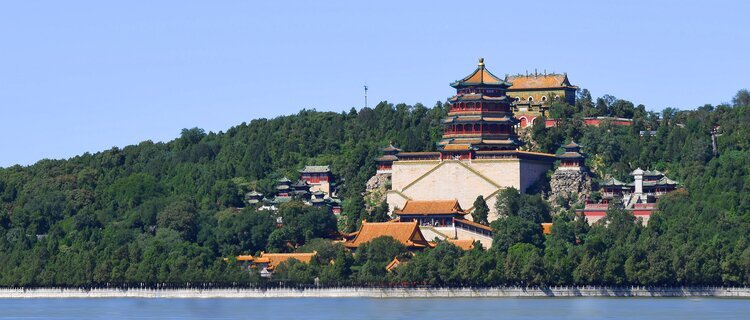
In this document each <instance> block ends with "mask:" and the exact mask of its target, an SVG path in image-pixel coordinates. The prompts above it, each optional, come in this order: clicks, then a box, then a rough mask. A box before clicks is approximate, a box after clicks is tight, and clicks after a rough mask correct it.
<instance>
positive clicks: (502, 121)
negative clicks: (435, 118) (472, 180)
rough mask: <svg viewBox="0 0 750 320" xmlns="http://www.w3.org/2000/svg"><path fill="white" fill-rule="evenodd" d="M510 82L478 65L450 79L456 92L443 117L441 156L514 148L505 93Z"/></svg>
mask: <svg viewBox="0 0 750 320" xmlns="http://www.w3.org/2000/svg"><path fill="white" fill-rule="evenodd" d="M510 86H511V83H509V82H506V81H504V80H502V79H500V78H498V77H496V76H495V75H493V74H492V73H490V72H489V70H487V69H485V67H484V59H483V58H479V66H478V67H477V69H476V70H474V72H473V73H471V74H470V75H468V76H467V77H465V78H463V79H461V80H458V81H455V82H453V83H451V87H454V88H456V95H455V96H453V97H451V98H450V99H449V100H448V101H449V102H450V104H451V109H450V112H448V117H447V118H445V119H443V124H444V128H443V139H442V140H441V141H440V145H441V150H440V152H441V158H442V159H450V158H452V159H462V160H463V159H472V158H474V152H475V151H497V150H516V149H517V148H518V147H519V146H521V145H522V144H523V142H521V141H520V140H518V136H517V135H516V129H515V125H516V124H517V123H518V121H517V120H516V118H514V117H513V111H512V106H511V103H512V101H510V98H508V97H507V96H506V95H505V92H506V90H507V89H508V87H510Z"/></svg>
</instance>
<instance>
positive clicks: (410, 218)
mask: <svg viewBox="0 0 750 320" xmlns="http://www.w3.org/2000/svg"><path fill="white" fill-rule="evenodd" d="M393 213H394V214H395V215H396V217H397V218H396V219H395V221H399V222H417V223H418V224H419V228H420V230H421V231H422V234H423V235H424V236H425V237H426V238H427V239H428V240H435V239H439V240H447V241H458V240H462V241H470V243H473V242H474V241H479V242H481V243H482V246H483V247H485V248H489V247H491V246H492V236H493V231H492V228H490V227H489V226H485V225H482V224H479V223H476V222H473V221H470V220H467V219H466V218H465V216H466V215H467V214H468V212H467V211H464V210H463V209H461V205H460V204H459V203H458V201H457V200H429V201H415V200H409V201H406V204H405V205H404V208H403V209H400V210H394V211H393ZM459 243H462V242H459Z"/></svg>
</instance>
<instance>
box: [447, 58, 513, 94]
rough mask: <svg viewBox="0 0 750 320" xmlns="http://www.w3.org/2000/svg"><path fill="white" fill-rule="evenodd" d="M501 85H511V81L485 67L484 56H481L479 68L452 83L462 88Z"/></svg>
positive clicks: (452, 85) (505, 86)
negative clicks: (497, 75)
mask: <svg viewBox="0 0 750 320" xmlns="http://www.w3.org/2000/svg"><path fill="white" fill-rule="evenodd" d="M478 85H484V86H499V87H504V88H507V87H510V85H511V84H510V83H509V82H506V81H505V80H503V79H500V78H498V77H496V76H495V75H494V74H492V73H491V72H490V71H489V70H487V69H486V68H485V67H484V58H479V64H478V65H477V69H476V70H474V72H472V73H471V74H470V75H468V76H466V77H465V78H463V79H461V80H457V81H454V82H453V83H451V87H454V88H462V87H467V86H478Z"/></svg>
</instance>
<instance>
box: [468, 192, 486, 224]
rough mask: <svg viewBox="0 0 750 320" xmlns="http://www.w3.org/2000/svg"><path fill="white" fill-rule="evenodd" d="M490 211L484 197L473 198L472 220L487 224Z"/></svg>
mask: <svg viewBox="0 0 750 320" xmlns="http://www.w3.org/2000/svg"><path fill="white" fill-rule="evenodd" d="M489 213H490V207H488V206H487V202H485V201H484V197H482V196H477V199H476V200H474V211H472V212H471V218H472V220H474V222H477V223H481V224H489V221H487V216H488V214H489Z"/></svg>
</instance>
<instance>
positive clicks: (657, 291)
mask: <svg viewBox="0 0 750 320" xmlns="http://www.w3.org/2000/svg"><path fill="white" fill-rule="evenodd" d="M491 297H497V298H502V297H736V298H750V288H746V287H736V288H735V287H658V288H652V287H594V286H582V287H541V288H539V287H496V288H354V287H345V288H305V289H300V288H273V289H250V288H234V289H231V288H227V289H140V288H137V289H108V288H100V289H76V288H34V289H27V288H0V298H4V299H8V298H491Z"/></svg>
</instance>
